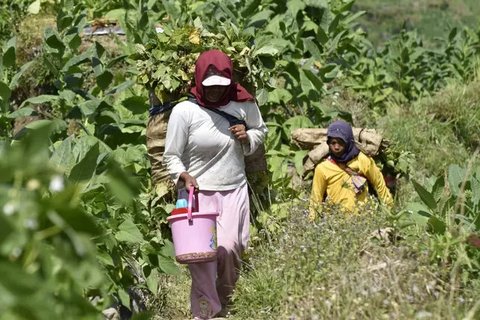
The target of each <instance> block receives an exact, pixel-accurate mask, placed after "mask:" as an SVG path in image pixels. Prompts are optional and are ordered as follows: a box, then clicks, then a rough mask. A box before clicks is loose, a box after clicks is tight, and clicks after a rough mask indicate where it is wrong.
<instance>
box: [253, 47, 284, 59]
mask: <svg viewBox="0 0 480 320" xmlns="http://www.w3.org/2000/svg"><path fill="white" fill-rule="evenodd" d="M279 52H280V49H279V48H277V47H274V46H268V45H267V46H263V47H260V48H256V49H255V50H254V51H253V56H254V57H256V56H261V55H265V56H272V57H273V56H275V55H277V54H278V53H279Z"/></svg>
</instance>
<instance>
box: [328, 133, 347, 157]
mask: <svg viewBox="0 0 480 320" xmlns="http://www.w3.org/2000/svg"><path fill="white" fill-rule="evenodd" d="M328 147H329V148H330V152H331V153H333V155H335V156H336V157H340V156H341V155H342V154H343V153H344V152H345V142H344V141H343V140H342V139H340V138H329V139H328Z"/></svg>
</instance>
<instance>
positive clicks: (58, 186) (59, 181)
mask: <svg viewBox="0 0 480 320" xmlns="http://www.w3.org/2000/svg"><path fill="white" fill-rule="evenodd" d="M48 188H49V189H50V191H51V192H60V191H62V190H63V189H65V183H64V181H63V177H62V176H53V178H52V180H50V185H49V186H48Z"/></svg>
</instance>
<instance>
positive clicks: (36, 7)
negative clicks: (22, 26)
mask: <svg viewBox="0 0 480 320" xmlns="http://www.w3.org/2000/svg"><path fill="white" fill-rule="evenodd" d="M40 4H41V1H40V0H35V1H34V2H32V3H31V4H30V5H29V6H28V9H27V12H28V13H31V14H37V13H39V12H40Z"/></svg>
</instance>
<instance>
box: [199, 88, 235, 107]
mask: <svg viewBox="0 0 480 320" xmlns="http://www.w3.org/2000/svg"><path fill="white" fill-rule="evenodd" d="M228 88H229V87H228V86H208V87H205V86H203V96H204V98H205V100H206V101H208V102H212V103H215V102H218V101H220V100H221V99H222V98H223V96H224V95H225V93H226V92H227V89H228Z"/></svg>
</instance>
